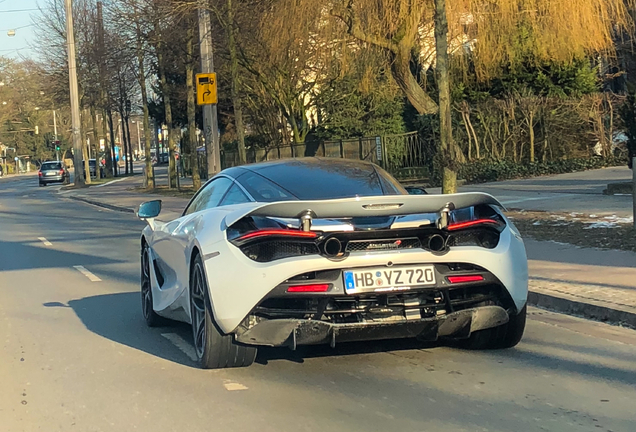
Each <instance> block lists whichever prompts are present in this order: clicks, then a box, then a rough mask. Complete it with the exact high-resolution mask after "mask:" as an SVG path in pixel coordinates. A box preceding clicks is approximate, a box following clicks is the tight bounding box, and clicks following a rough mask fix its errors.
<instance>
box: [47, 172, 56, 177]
mask: <svg viewBox="0 0 636 432" xmlns="http://www.w3.org/2000/svg"><path fill="white" fill-rule="evenodd" d="M46 175H47V176H54V175H55V173H54V172H51V171H49V172H47V173H46Z"/></svg>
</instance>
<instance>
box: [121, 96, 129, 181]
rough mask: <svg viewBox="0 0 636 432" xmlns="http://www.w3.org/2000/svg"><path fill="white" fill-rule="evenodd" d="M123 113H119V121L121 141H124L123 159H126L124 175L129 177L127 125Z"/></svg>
mask: <svg viewBox="0 0 636 432" xmlns="http://www.w3.org/2000/svg"><path fill="white" fill-rule="evenodd" d="M122 112H123V108H122V111H120V112H119V120H120V123H121V126H120V128H121V129H120V130H121V139H122V143H121V145H122V149H123V150H124V152H123V155H122V158H123V159H124V174H125V175H128V137H127V136H126V125H125V123H124V121H125V120H124V116H123V115H122Z"/></svg>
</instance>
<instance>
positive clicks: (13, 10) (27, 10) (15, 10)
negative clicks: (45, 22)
mask: <svg viewBox="0 0 636 432" xmlns="http://www.w3.org/2000/svg"><path fill="white" fill-rule="evenodd" d="M39 10H40V9H38V8H32V9H10V10H0V13H15V12H34V11H39Z"/></svg>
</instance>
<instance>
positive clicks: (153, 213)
mask: <svg viewBox="0 0 636 432" xmlns="http://www.w3.org/2000/svg"><path fill="white" fill-rule="evenodd" d="M159 213H161V200H154V201H146V202H145V203H143V204H141V205H140V206H139V210H137V217H138V218H139V219H154V218H156V217H157V216H159Z"/></svg>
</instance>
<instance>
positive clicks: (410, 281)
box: [344, 265, 435, 294]
mask: <svg viewBox="0 0 636 432" xmlns="http://www.w3.org/2000/svg"><path fill="white" fill-rule="evenodd" d="M344 283H345V291H346V292H347V294H355V293H360V292H389V291H405V290H409V289H412V288H417V287H423V286H428V285H435V266H432V265H421V266H408V267H377V268H367V269H361V270H347V271H345V272H344Z"/></svg>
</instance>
